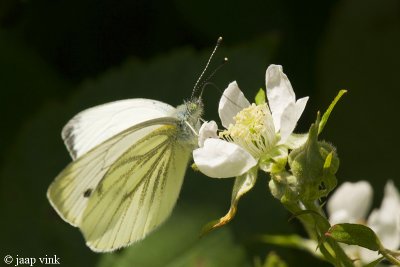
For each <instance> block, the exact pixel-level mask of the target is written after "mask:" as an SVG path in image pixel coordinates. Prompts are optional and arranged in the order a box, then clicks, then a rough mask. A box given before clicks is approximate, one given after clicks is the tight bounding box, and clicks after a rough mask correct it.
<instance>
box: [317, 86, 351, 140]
mask: <svg viewBox="0 0 400 267" xmlns="http://www.w3.org/2000/svg"><path fill="white" fill-rule="evenodd" d="M345 93H347V90H340V91H339V93H338V94H337V96H336V97H335V99H333V101H332V103H331V104H330V105H329V107H328V109H327V110H326V111H325V113H324V115H322V118H321V121H320V123H319V128H318V134H320V133H321V132H322V130H323V129H324V127H325V124H326V123H327V122H328V119H329V116H330V115H331V112H332V110H333V108H334V107H335V105H336V103H337V102H338V101H339V99H340V98H341V97H342V96H343V95H344V94H345Z"/></svg>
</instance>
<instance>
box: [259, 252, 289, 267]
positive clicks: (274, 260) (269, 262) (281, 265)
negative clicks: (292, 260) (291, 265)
mask: <svg viewBox="0 0 400 267" xmlns="http://www.w3.org/2000/svg"><path fill="white" fill-rule="evenodd" d="M287 266H288V265H287V264H286V263H285V262H284V261H283V260H282V259H281V258H280V257H279V256H278V255H277V254H276V253H275V252H270V253H269V254H268V255H267V257H266V259H265V262H264V263H263V264H262V263H261V262H260V261H256V262H255V267H287Z"/></svg>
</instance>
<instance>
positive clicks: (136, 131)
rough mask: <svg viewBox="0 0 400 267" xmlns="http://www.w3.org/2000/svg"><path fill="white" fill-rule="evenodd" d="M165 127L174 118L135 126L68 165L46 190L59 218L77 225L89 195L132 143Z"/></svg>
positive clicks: (173, 123) (174, 122)
mask: <svg viewBox="0 0 400 267" xmlns="http://www.w3.org/2000/svg"><path fill="white" fill-rule="evenodd" d="M166 124H169V125H176V119H175V118H159V119H154V120H150V121H146V122H143V123H140V124H138V125H135V126H133V127H131V128H129V129H127V130H125V131H123V132H121V133H119V134H117V135H115V136H114V137H112V138H110V139H108V140H106V141H104V142H103V143H101V144H99V145H98V146H96V147H95V148H93V149H91V150H90V151H88V152H87V153H86V154H85V155H83V156H81V157H79V158H77V159H76V160H75V161H73V162H71V163H70V164H69V165H68V166H67V167H66V168H65V169H64V170H63V171H62V172H61V173H60V174H59V175H58V176H57V177H56V179H55V180H54V181H53V183H52V184H51V185H50V187H49V189H48V191H47V197H48V199H49V201H50V203H51V204H52V206H53V207H54V209H55V210H56V211H57V213H58V214H59V215H60V216H61V218H63V219H64V220H65V221H67V222H68V223H70V224H72V225H73V226H79V224H80V222H81V219H82V214H83V211H84V210H85V208H86V206H87V203H88V201H89V199H90V198H91V195H92V194H93V192H94V191H95V189H96V188H97V186H98V184H99V182H100V180H101V179H102V178H103V177H104V175H105V173H106V172H107V170H108V169H109V168H110V166H111V165H112V164H114V162H115V161H116V160H117V159H118V158H119V157H120V156H121V155H122V154H123V153H124V152H125V151H126V150H127V149H128V148H129V147H131V146H132V144H134V143H136V142H137V141H138V140H140V139H142V138H143V137H144V136H146V135H148V134H149V133H150V132H151V131H153V130H155V129H157V128H159V127H161V126H162V125H166Z"/></svg>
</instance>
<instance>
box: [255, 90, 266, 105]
mask: <svg viewBox="0 0 400 267" xmlns="http://www.w3.org/2000/svg"><path fill="white" fill-rule="evenodd" d="M255 101H256V105H261V104H264V103H265V91H264V90H263V89H262V88H260V90H259V91H258V93H257V94H256V97H255Z"/></svg>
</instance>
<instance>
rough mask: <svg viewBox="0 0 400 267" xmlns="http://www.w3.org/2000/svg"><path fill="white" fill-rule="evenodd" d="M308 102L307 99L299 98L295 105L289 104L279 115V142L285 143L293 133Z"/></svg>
mask: <svg viewBox="0 0 400 267" xmlns="http://www.w3.org/2000/svg"><path fill="white" fill-rule="evenodd" d="M307 101H308V97H303V98H300V99H299V100H297V101H296V103H290V104H289V105H288V106H287V107H286V108H285V110H284V111H283V113H282V115H281V131H280V133H281V141H280V143H285V142H286V140H287V139H288V137H289V136H290V135H291V134H292V133H293V130H294V128H295V127H296V124H297V121H298V120H299V119H300V116H301V114H302V113H303V111H304V108H305V107H306V104H307Z"/></svg>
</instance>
